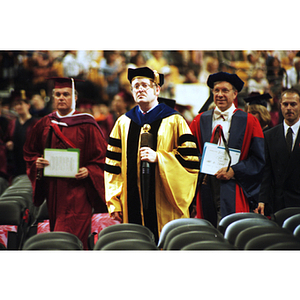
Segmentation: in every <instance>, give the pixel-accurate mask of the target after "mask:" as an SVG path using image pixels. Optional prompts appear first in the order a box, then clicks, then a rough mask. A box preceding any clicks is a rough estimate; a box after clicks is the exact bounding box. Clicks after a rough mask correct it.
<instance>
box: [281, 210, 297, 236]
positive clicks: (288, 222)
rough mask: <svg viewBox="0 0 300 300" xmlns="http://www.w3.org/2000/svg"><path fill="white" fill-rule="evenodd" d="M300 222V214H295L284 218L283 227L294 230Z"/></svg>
mask: <svg viewBox="0 0 300 300" xmlns="http://www.w3.org/2000/svg"><path fill="white" fill-rule="evenodd" d="M299 224H300V214H296V215H293V216H291V217H288V218H287V219H285V220H284V222H283V224H282V228H286V229H288V230H290V231H291V232H294V230H295V228H296V227H297V226H298V225H299Z"/></svg>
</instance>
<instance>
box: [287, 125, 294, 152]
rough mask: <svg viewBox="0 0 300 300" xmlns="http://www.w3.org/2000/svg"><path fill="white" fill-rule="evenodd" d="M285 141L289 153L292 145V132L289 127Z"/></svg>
mask: <svg viewBox="0 0 300 300" xmlns="http://www.w3.org/2000/svg"><path fill="white" fill-rule="evenodd" d="M285 139H286V144H287V147H288V150H289V152H291V151H292V145H293V130H292V128H291V127H289V129H288V131H287V134H286V137H285Z"/></svg>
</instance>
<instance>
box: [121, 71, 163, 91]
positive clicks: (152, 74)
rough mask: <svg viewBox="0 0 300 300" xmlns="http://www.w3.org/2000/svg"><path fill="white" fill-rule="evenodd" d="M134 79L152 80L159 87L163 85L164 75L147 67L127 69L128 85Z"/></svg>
mask: <svg viewBox="0 0 300 300" xmlns="http://www.w3.org/2000/svg"><path fill="white" fill-rule="evenodd" d="M135 77H146V78H149V79H151V80H153V81H154V82H155V83H156V84H158V85H159V86H162V85H163V84H164V74H160V73H158V72H157V71H155V70H151V69H150V68H148V67H142V68H136V69H131V68H129V69H128V76H127V78H128V80H129V81H130V83H131V82H132V80H133V79H134V78H135Z"/></svg>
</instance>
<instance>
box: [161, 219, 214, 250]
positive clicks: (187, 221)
mask: <svg viewBox="0 0 300 300" xmlns="http://www.w3.org/2000/svg"><path fill="white" fill-rule="evenodd" d="M184 224H198V225H204V226H210V227H213V225H212V224H211V223H210V222H209V221H207V220H205V219H197V218H181V219H175V220H172V221H170V222H168V223H166V224H165V225H164V227H163V228H162V230H161V232H160V236H159V240H158V244H157V247H158V248H160V249H162V248H163V247H164V243H165V239H166V236H167V234H168V233H169V232H170V231H171V230H172V229H173V228H176V227H178V226H181V225H184Z"/></svg>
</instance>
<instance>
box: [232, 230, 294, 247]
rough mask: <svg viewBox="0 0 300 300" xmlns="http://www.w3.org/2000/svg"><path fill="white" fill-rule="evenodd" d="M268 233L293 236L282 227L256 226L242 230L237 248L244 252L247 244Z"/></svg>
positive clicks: (236, 244)
mask: <svg viewBox="0 0 300 300" xmlns="http://www.w3.org/2000/svg"><path fill="white" fill-rule="evenodd" d="M266 233H285V234H291V233H290V232H289V231H288V230H287V229H284V228H282V227H280V226H268V225H267V226H266V225H256V226H253V227H250V228H246V229H244V230H242V231H241V232H240V233H239V234H238V235H237V237H236V239H235V243H234V245H235V247H236V248H237V249H239V250H244V248H245V246H246V244H247V243H248V242H249V241H250V240H251V239H253V238H254V237H257V236H260V235H263V234H266Z"/></svg>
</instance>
